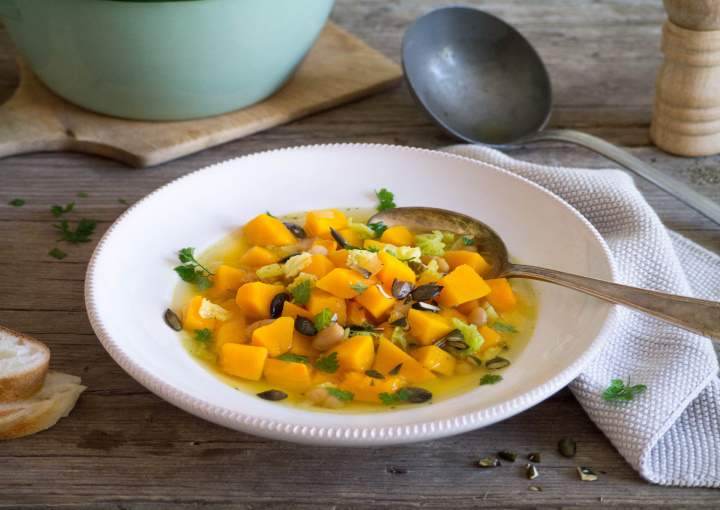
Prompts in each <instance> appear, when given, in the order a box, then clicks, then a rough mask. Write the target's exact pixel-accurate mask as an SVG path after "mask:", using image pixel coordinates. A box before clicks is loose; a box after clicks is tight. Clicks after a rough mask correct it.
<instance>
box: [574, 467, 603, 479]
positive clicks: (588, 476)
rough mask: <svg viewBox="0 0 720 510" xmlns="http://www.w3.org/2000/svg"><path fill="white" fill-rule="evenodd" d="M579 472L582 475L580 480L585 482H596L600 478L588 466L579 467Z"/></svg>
mask: <svg viewBox="0 0 720 510" xmlns="http://www.w3.org/2000/svg"><path fill="white" fill-rule="evenodd" d="M577 470H578V474H579V475H580V480H582V481H583V482H594V481H595V480H597V479H598V476H597V475H596V474H595V473H593V472H592V471H590V470H589V469H588V468H584V467H578V468H577Z"/></svg>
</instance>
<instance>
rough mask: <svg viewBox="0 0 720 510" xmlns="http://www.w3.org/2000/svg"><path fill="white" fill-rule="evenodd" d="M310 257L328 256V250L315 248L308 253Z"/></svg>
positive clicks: (319, 247)
mask: <svg viewBox="0 0 720 510" xmlns="http://www.w3.org/2000/svg"><path fill="white" fill-rule="evenodd" d="M307 252H308V253H309V254H310V255H327V254H328V253H329V252H328V249H327V248H325V247H324V246H319V245H318V246H313V247H312V248H310V249H309V250H308V251H307Z"/></svg>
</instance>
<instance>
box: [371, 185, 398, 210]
mask: <svg viewBox="0 0 720 510" xmlns="http://www.w3.org/2000/svg"><path fill="white" fill-rule="evenodd" d="M375 195H377V197H378V200H380V203H379V204H378V206H377V210H378V211H384V210H385V209H392V208H393V207H397V205H395V202H393V200H395V195H393V194H392V193H391V192H389V191H388V190H386V189H385V188H382V189H381V190H380V191H377V190H375Z"/></svg>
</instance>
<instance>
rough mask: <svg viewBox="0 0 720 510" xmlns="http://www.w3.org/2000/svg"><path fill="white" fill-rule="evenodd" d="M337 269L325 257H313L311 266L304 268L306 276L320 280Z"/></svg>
mask: <svg viewBox="0 0 720 510" xmlns="http://www.w3.org/2000/svg"><path fill="white" fill-rule="evenodd" d="M333 269H335V264H333V262H332V261H331V260H330V259H329V258H328V257H326V256H325V255H313V256H311V257H310V264H308V265H307V266H305V267H304V268H302V272H303V273H305V274H311V275H313V276H315V277H316V278H317V279H318V280H319V279H321V278H323V277H324V276H325V275H327V274H328V273H329V272H330V271H332V270H333Z"/></svg>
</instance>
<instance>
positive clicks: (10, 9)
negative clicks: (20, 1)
mask: <svg viewBox="0 0 720 510" xmlns="http://www.w3.org/2000/svg"><path fill="white" fill-rule="evenodd" d="M0 18H10V19H14V20H18V21H22V16H21V15H20V9H18V8H17V5H15V2H14V1H13V0H0Z"/></svg>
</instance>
